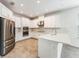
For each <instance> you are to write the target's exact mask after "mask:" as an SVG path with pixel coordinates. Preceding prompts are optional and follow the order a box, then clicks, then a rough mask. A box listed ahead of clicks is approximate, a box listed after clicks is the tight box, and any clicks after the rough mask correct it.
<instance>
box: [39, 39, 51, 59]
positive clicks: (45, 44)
mask: <svg viewBox="0 0 79 59" xmlns="http://www.w3.org/2000/svg"><path fill="white" fill-rule="evenodd" d="M38 56H39V57H41V58H50V57H51V42H50V41H48V40H46V39H39V40H38Z"/></svg>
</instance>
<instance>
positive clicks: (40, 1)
mask: <svg viewBox="0 0 79 59" xmlns="http://www.w3.org/2000/svg"><path fill="white" fill-rule="evenodd" d="M0 1H1V2H2V3H3V4H4V5H6V6H7V7H8V8H9V9H11V10H12V11H13V12H14V13H17V14H20V15H23V16H26V17H28V18H30V17H31V18H32V17H36V16H39V15H44V14H46V13H49V12H55V11H58V10H62V9H67V8H71V7H76V6H79V0H0Z"/></svg>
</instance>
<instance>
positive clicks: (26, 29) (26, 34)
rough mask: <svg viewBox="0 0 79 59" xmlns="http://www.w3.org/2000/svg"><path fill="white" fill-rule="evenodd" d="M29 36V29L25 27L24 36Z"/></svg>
mask: <svg viewBox="0 0 79 59" xmlns="http://www.w3.org/2000/svg"><path fill="white" fill-rule="evenodd" d="M28 35H29V28H28V27H23V36H28Z"/></svg>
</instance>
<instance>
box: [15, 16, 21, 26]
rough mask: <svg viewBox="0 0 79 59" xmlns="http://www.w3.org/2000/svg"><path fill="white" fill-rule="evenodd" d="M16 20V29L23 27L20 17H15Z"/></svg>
mask: <svg viewBox="0 0 79 59" xmlns="http://www.w3.org/2000/svg"><path fill="white" fill-rule="evenodd" d="M14 19H15V27H21V26H22V20H21V18H20V17H18V16H14Z"/></svg>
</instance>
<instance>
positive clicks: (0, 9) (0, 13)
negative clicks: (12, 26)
mask: <svg viewBox="0 0 79 59" xmlns="http://www.w3.org/2000/svg"><path fill="white" fill-rule="evenodd" d="M1 16H2V4H1V3H0V17H1Z"/></svg>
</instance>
